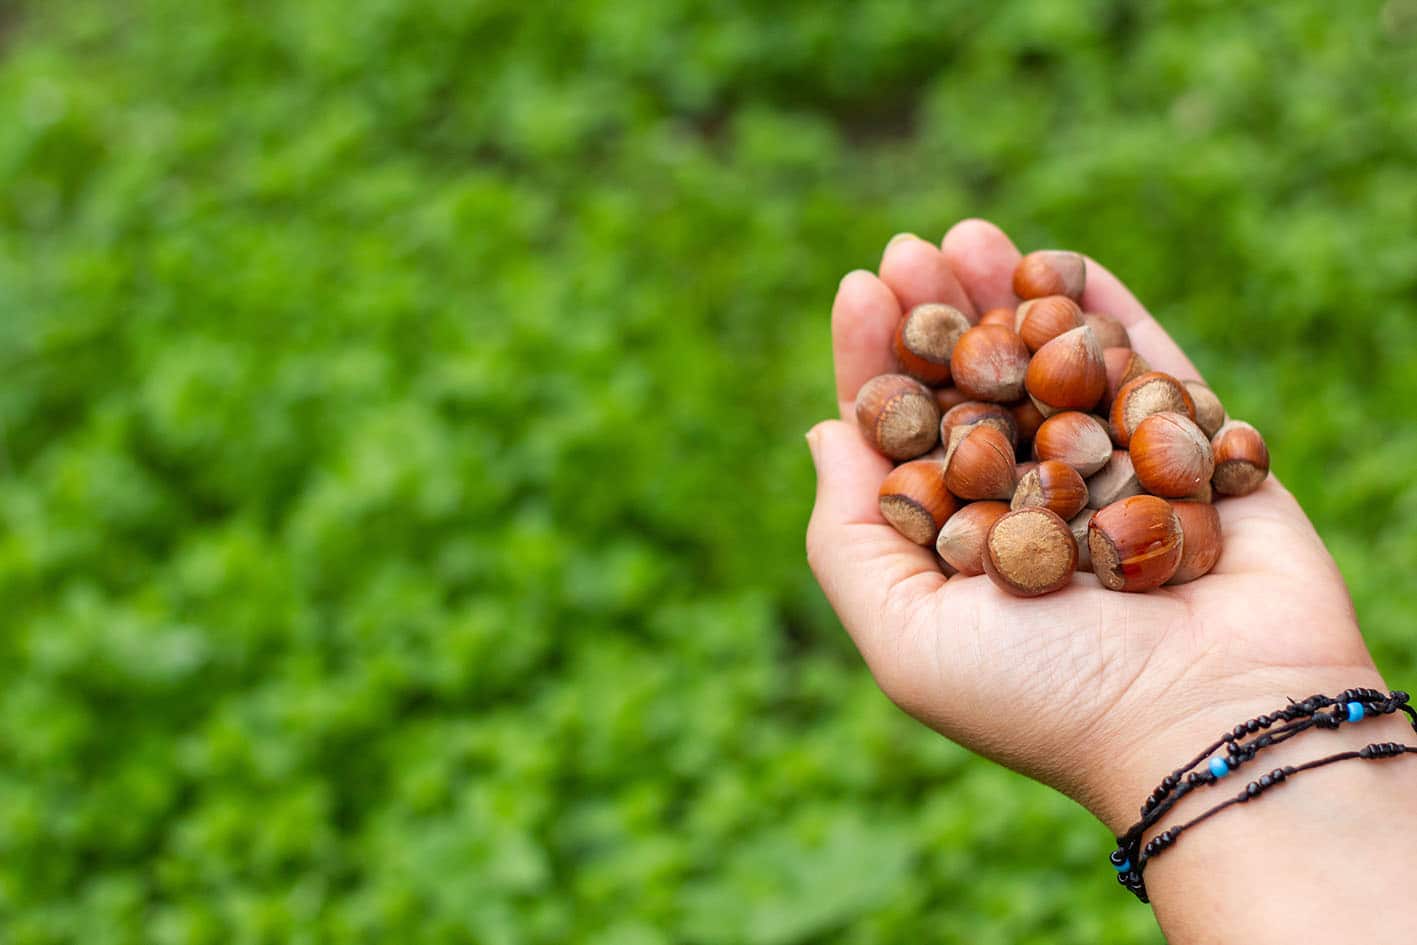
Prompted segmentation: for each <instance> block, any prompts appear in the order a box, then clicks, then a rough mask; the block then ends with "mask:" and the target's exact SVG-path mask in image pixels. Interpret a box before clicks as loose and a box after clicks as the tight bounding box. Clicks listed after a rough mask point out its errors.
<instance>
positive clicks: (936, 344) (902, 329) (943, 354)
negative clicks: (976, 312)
mask: <svg viewBox="0 0 1417 945" xmlns="http://www.w3.org/2000/svg"><path fill="white" fill-rule="evenodd" d="M968 330H969V319H968V318H966V317H965V316H964V313H963V312H961V311H960V310H959V309H957V308H955V307H954V306H952V305H945V304H944V303H942V302H926V303H925V304H923V305H917V306H915V307H914V308H912V309H911V310H910V311H908V312H906V313H905V314H904V315H903V316H901V319H900V322H899V323H898V324H897V325H896V328H895V355H896V358H897V359H899V361H900V366H901V367H902V368H903V369H904V370H905V373H907V374H909V375H910V376H911V377H913V378H915V379H916V380H918V381H922V382H924V383H926V384H943V383H945V382H946V381H948V380H949V379H950V355H951V354H952V353H954V349H955V342H957V341H959V336H960V335H962V334H964V333H965V332H966V331H968Z"/></svg>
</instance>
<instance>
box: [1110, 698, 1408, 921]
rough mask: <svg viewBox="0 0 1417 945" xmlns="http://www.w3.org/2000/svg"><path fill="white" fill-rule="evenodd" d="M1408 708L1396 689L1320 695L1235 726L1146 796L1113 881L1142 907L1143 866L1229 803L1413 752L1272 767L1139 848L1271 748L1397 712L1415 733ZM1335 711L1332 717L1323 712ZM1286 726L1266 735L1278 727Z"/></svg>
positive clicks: (1386, 749) (1392, 748)
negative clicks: (1303, 774) (1194, 799)
mask: <svg viewBox="0 0 1417 945" xmlns="http://www.w3.org/2000/svg"><path fill="white" fill-rule="evenodd" d="M1408 703H1409V696H1408V694H1407V693H1405V692H1402V691H1400V690H1394V691H1393V692H1391V693H1388V694H1387V695H1384V694H1383V693H1381V692H1379V691H1377V690H1375V689H1365V688H1356V689H1347V690H1344V691H1343V692H1341V693H1339V694H1338V695H1337V696H1334V697H1329V696H1324V695H1313V696H1310V697H1309V698H1307V699H1305V700H1303V701H1301V702H1294V701H1293V700H1292V699H1291V700H1290V702H1289V705H1287V706H1285V707H1283V708H1281V709H1279V710H1277V711H1275V712H1271V713H1269V714H1267V715H1261V716H1257V717H1255V718H1253V719H1249V720H1247V721H1245V722H1242V723H1240V724H1239V725H1236V726H1235V727H1234V728H1233V729H1232V730H1230V731H1229V732H1227V733H1226V734H1224V735H1222V736H1221V737H1220V738H1218V739H1216V741H1215V742H1213V743H1212V744H1211V745H1209V746H1208V747H1207V748H1206V749H1205V750H1204V751H1202V752H1201V753H1200V754H1198V755H1197V756H1196V757H1195V758H1193V759H1192V760H1191V761H1190V762H1189V763H1188V764H1186V765H1185V766H1183V767H1181V768H1177V769H1176V770H1175V771H1173V772H1172V773H1171V774H1169V775H1167V776H1166V777H1165V778H1164V779H1162V782H1161V784H1160V785H1158V786H1157V788H1156V789H1155V790H1154V791H1152V793H1151V794H1150V795H1149V796H1148V797H1147V800H1146V803H1145V804H1143V805H1142V808H1141V820H1139V821H1138V822H1137V823H1136V824H1134V825H1133V826H1132V827H1131V828H1130V829H1128V830H1127V832H1126V833H1124V834H1122V835H1120V836H1119V837H1117V848H1116V849H1115V850H1114V851H1113V852H1112V854H1111V855H1110V857H1109V860H1110V861H1111V864H1112V868H1113V869H1114V870H1116V872H1117V880H1118V882H1120V883H1121V884H1122V885H1123V886H1125V887H1126V888H1128V889H1130V890H1131V891H1132V892H1133V893H1135V894H1136V896H1137V898H1138V899H1140V900H1141V901H1142V902H1146V901H1148V899H1147V895H1146V885H1145V883H1144V882H1143V880H1142V870H1143V869H1144V868H1145V864H1146V862H1147V861H1148V860H1149V859H1150V858H1151V857H1152V856H1155V855H1156V854H1158V853H1160V852H1161V851H1162V850H1164V849H1166V848H1168V847H1169V846H1170V845H1171V844H1172V843H1174V842H1175V840H1176V838H1177V837H1178V836H1179V835H1180V834H1181V832H1182V831H1184V830H1187V829H1189V828H1190V827H1192V826H1194V825H1195V824H1197V823H1200V822H1201V821H1202V820H1204V819H1205V818H1207V817H1210V816H1212V815H1213V814H1215V813H1216V812H1218V811H1219V810H1223V809H1224V808H1225V807H1228V806H1230V805H1231V804H1235V803H1240V802H1242V801H1245V800H1249V799H1250V798H1251V797H1256V796H1258V795H1259V794H1260V793H1261V792H1262V791H1264V790H1266V789H1267V788H1269V787H1270V786H1271V785H1272V784H1274V783H1278V782H1281V781H1283V780H1285V778H1286V777H1288V775H1289V774H1293V773H1295V772H1297V771H1305V770H1309V769H1310V768H1316V767H1322V766H1323V765H1325V764H1333V763H1334V762H1337V761H1345V760H1348V759H1350V758H1363V759H1368V758H1386V757H1392V756H1395V755H1398V754H1403V753H1405V752H1408V751H1417V748H1413V747H1411V746H1402V745H1398V744H1396V743H1394V742H1384V743H1378V744H1374V745H1368V746H1365V747H1364V748H1363V749H1361V750H1360V751H1354V752H1344V753H1340V754H1338V755H1333V756H1331V757H1329V758H1324V759H1320V760H1319V761H1317V762H1309V763H1307V764H1304V765H1299V766H1297V767H1295V766H1291V767H1288V768H1276V769H1274V771H1271V772H1270V773H1269V774H1266V775H1264V776H1263V777H1261V778H1260V779H1258V780H1257V781H1252V782H1250V784H1249V785H1247V786H1246V790H1245V791H1244V792H1242V795H1237V796H1236V797H1234V798H1231V799H1230V800H1228V801H1225V802H1223V803H1222V804H1220V805H1217V806H1216V807H1214V808H1212V809H1211V810H1209V811H1206V812H1205V813H1204V814H1202V815H1201V816H1199V817H1197V818H1196V819H1195V820H1192V821H1189V822H1187V823H1185V824H1181V825H1179V826H1178V827H1173V828H1169V829H1168V830H1166V831H1164V832H1163V833H1162V834H1159V835H1158V836H1157V837H1155V838H1153V839H1152V840H1151V841H1150V842H1148V843H1147V844H1146V846H1145V847H1143V846H1142V845H1141V837H1142V835H1143V834H1144V833H1145V832H1146V831H1147V830H1148V829H1149V828H1150V827H1152V826H1154V825H1155V824H1156V822H1157V821H1158V820H1160V818H1161V817H1163V816H1164V815H1165V814H1166V813H1167V811H1169V810H1170V809H1171V808H1172V807H1174V806H1175V804H1176V803H1177V802H1178V801H1179V800H1180V799H1181V798H1182V797H1184V796H1185V795H1186V794H1187V793H1188V792H1189V791H1191V790H1194V789H1195V788H1198V787H1203V786H1206V785H1210V784H1214V783H1215V782H1216V781H1218V780H1219V779H1220V778H1222V777H1225V776H1226V775H1227V774H1229V773H1230V772H1232V771H1234V770H1236V769H1237V768H1239V767H1240V766H1241V765H1243V764H1244V763H1245V762H1247V761H1249V760H1251V759H1253V758H1254V756H1255V755H1256V754H1257V753H1258V752H1260V751H1262V750H1263V749H1265V748H1268V747H1270V746H1271V745H1275V744H1279V743H1281V742H1284V741H1287V740H1288V739H1290V738H1293V737H1294V736H1295V735H1298V734H1301V733H1302V732H1304V731H1307V730H1308V729H1310V728H1338V727H1339V725H1341V724H1343V723H1345V722H1349V723H1352V722H1359V721H1361V720H1362V719H1364V718H1367V717H1370V716H1377V715H1388V714H1391V713H1393V712H1396V711H1402V712H1404V713H1406V714H1407V715H1408V717H1409V718H1410V719H1411V720H1412V727H1413V729H1414V730H1415V731H1417V710H1414V709H1413V708H1412V706H1411V705H1409V704H1408ZM1329 707H1333V710H1334V711H1332V712H1323V711H1322V710H1323V709H1326V708H1329ZM1279 722H1284V723H1286V724H1283V725H1280V726H1278V727H1276V728H1273V730H1272V731H1269V729H1271V728H1272V727H1274V726H1275V725H1276V723H1279ZM1261 730H1264V734H1262V735H1259V737H1257V738H1255V739H1253V740H1251V741H1249V742H1241V741H1240V740H1241V739H1242V738H1243V737H1244V736H1245V735H1247V734H1252V733H1257V732H1260V731H1261ZM1222 745H1224V746H1227V751H1226V757H1223V758H1222V757H1220V756H1219V755H1217V754H1215V753H1216V752H1217V751H1218V750H1219V749H1220V747H1221V746H1222ZM1207 758H1209V763H1208V765H1207V768H1206V769H1204V770H1201V771H1194V770H1192V769H1194V768H1196V767H1197V766H1199V765H1200V764H1201V763H1202V762H1203V761H1206V759H1207Z"/></svg>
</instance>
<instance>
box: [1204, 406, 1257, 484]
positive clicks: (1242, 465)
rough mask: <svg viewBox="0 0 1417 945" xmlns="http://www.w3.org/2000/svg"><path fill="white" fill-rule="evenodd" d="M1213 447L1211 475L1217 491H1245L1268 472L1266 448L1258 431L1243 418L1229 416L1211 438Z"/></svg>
mask: <svg viewBox="0 0 1417 945" xmlns="http://www.w3.org/2000/svg"><path fill="white" fill-rule="evenodd" d="M1211 444H1212V445H1213V446H1214V448H1215V478H1214V479H1213V480H1212V484H1213V485H1214V486H1215V491H1216V492H1219V493H1220V494H1221V495H1249V494H1250V493H1251V492H1254V491H1255V490H1256V489H1258V488H1259V487H1260V484H1261V483H1262V482H1264V480H1265V477H1266V476H1268V475H1269V448H1268V447H1267V446H1265V443H1264V437H1262V436H1260V431H1258V430H1256V429H1255V428H1254V427H1252V426H1250V425H1249V424H1248V423H1246V422H1245V421H1243V420H1231V421H1230V422H1229V423H1226V424H1225V425H1224V426H1222V427H1221V428H1220V429H1219V430H1217V431H1216V432H1215V436H1214V437H1213V438H1212V439H1211Z"/></svg>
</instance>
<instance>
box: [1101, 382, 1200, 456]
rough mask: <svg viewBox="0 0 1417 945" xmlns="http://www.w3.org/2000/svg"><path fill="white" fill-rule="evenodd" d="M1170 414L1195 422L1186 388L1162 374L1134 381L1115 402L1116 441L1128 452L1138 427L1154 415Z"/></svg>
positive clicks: (1114, 430) (1126, 385)
mask: <svg viewBox="0 0 1417 945" xmlns="http://www.w3.org/2000/svg"><path fill="white" fill-rule="evenodd" d="M1167 411H1169V412H1171V413H1179V414H1184V415H1185V416H1187V417H1189V418H1190V419H1191V420H1195V418H1196V405H1195V401H1193V400H1191V395H1190V393H1188V392H1187V391H1186V387H1185V385H1184V384H1182V383H1181V382H1180V381H1178V380H1176V379H1175V378H1174V377H1172V376H1171V375H1170V374H1163V373H1161V372H1160V371H1150V372H1148V373H1146V374H1143V375H1141V376H1140V377H1134V378H1132V379H1131V380H1130V381H1127V383H1125V384H1123V385H1122V388H1121V390H1119V391H1117V398H1116V399H1115V400H1113V401H1112V410H1111V420H1112V439H1113V440H1115V441H1116V442H1117V445H1118V446H1120V447H1122V449H1126V448H1127V444H1128V443H1130V442H1131V440H1132V431H1134V430H1135V429H1136V428H1137V424H1139V423H1141V422H1142V421H1143V420H1145V419H1146V418H1147V417H1149V416H1151V415H1152V414H1156V413H1163V412H1167Z"/></svg>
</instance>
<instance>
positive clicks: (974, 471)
mask: <svg viewBox="0 0 1417 945" xmlns="http://www.w3.org/2000/svg"><path fill="white" fill-rule="evenodd" d="M960 430H963V433H959V432H958V431H960ZM956 437H958V439H957V440H956ZM951 440H952V441H954V442H953V444H952V446H951V448H950V451H949V458H948V459H947V460H946V462H945V486H946V487H947V488H948V489H949V490H950V491H951V492H953V493H954V494H955V495H957V496H959V497H960V498H961V499H965V500H966V501H972V500H975V499H1007V498H1009V497H1010V496H1012V495H1013V493H1014V448H1013V444H1012V443H1010V442H1009V440H1008V437H1006V436H1004V434H1002V433H1000V432H999V431H998V430H997V429H995V428H994V427H991V426H986V425H985V424H982V423H980V424H975V425H974V426H972V427H956V428H955V432H952V433H951Z"/></svg>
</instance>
